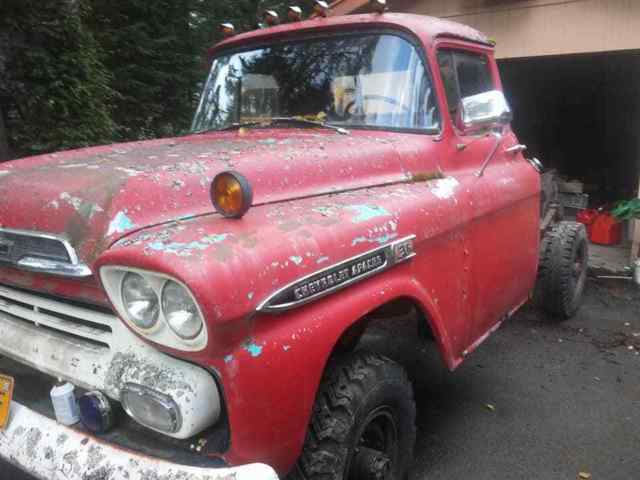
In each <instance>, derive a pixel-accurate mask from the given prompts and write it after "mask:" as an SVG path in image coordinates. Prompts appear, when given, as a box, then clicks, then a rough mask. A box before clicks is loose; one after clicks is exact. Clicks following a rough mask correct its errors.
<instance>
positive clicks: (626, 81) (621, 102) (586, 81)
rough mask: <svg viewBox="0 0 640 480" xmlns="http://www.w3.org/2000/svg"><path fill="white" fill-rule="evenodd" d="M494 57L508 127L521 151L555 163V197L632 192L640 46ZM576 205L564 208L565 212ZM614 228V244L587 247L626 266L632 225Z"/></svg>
mask: <svg viewBox="0 0 640 480" xmlns="http://www.w3.org/2000/svg"><path fill="white" fill-rule="evenodd" d="M499 64H500V72H501V75H502V79H503V83H504V89H505V93H506V95H507V98H508V99H509V101H510V103H511V106H512V108H513V110H514V114H515V116H514V122H513V128H514V130H515V131H516V133H517V134H518V136H519V138H520V140H521V141H522V143H525V144H526V145H527V146H528V147H529V151H528V155H531V156H535V157H537V158H539V159H540V160H542V162H543V163H544V165H545V167H547V168H553V169H555V170H557V172H558V174H559V176H560V177H561V179H562V182H560V189H561V191H564V194H562V199H563V202H565V203H566V204H567V205H573V206H574V207H577V206H579V205H580V204H581V203H583V204H585V206H588V207H589V208H596V209H597V208H600V207H604V208H605V209H606V208H610V207H611V206H613V205H614V204H616V203H617V202H620V201H624V200H632V199H635V198H638V188H639V177H640V88H639V85H640V51H633V52H620V53H605V54H590V55H566V56H557V57H535V58H525V59H514V60H502V61H500V62H499ZM577 212H578V208H568V209H567V213H568V215H567V216H570V215H572V214H573V215H576V213H577ZM622 230H623V233H622V240H621V242H620V243H619V244H618V245H617V246H616V247H612V248H608V249H607V248H600V247H598V246H595V247H594V248H593V249H592V252H594V254H595V256H594V262H595V266H602V267H603V268H605V269H607V270H621V269H624V267H628V266H629V264H630V260H631V257H632V248H633V247H632V243H633V241H634V237H636V236H639V235H640V232H638V233H635V234H634V227H633V222H624V223H623V229H622ZM638 230H640V227H639V228H638ZM636 241H637V239H636ZM635 248H636V249H637V248H638V246H637V245H636V247H635ZM634 253H635V252H634ZM636 255H637V253H636ZM599 256H602V257H603V258H599ZM598 262H600V263H602V265H599V264H598Z"/></svg>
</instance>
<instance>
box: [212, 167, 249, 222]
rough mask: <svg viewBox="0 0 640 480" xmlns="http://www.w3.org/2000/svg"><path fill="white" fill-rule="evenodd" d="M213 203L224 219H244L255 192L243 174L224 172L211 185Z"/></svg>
mask: <svg viewBox="0 0 640 480" xmlns="http://www.w3.org/2000/svg"><path fill="white" fill-rule="evenodd" d="M211 201H212V202H213V206H214V207H216V210H217V211H218V213H219V214H220V215H222V216H223V217H227V218H242V216H243V215H244V214H245V213H247V210H249V208H250V207H251V203H252V202H253V190H252V189H251V185H250V184H249V181H248V180H247V179H246V178H245V177H244V176H243V175H242V174H240V173H238V172H233V171H228V172H222V173H219V174H218V175H216V177H215V178H214V179H213V183H212V184H211Z"/></svg>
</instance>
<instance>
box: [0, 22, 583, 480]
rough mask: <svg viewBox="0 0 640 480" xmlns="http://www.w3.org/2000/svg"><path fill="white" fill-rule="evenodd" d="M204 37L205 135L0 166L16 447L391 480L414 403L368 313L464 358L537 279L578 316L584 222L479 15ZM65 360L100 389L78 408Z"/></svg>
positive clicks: (8, 448) (165, 464) (22, 457)
mask: <svg viewBox="0 0 640 480" xmlns="http://www.w3.org/2000/svg"><path fill="white" fill-rule="evenodd" d="M225 29H226V30H227V33H233V31H232V27H230V26H229V25H226V26H225ZM210 56H211V69H210V74H209V77H208V80H207V81H206V83H205V85H204V88H203V92H202V96H201V101H200V105H199V107H198V109H197V112H196V114H195V118H194V121H193V127H192V131H191V133H190V134H188V135H185V136H182V137H178V138H171V139H161V140H152V141H141V142H133V143H127V144H119V145H109V146H100V147H95V148H87V149H81V150H75V151H68V152H61V153H56V154H49V155H41V156H37V157H32V158H25V159H21V160H17V161H12V162H8V163H4V164H0V374H3V375H6V376H10V377H12V378H13V379H14V382H15V383H14V395H13V401H12V403H11V409H10V415H9V418H8V419H7V421H8V423H7V426H6V428H5V430H4V431H2V432H0V457H3V458H4V459H6V460H8V461H11V462H14V463H16V464H18V465H19V466H21V467H23V468H24V469H26V470H27V471H29V472H31V473H32V474H34V475H35V476H38V477H40V478H47V479H54V478H67V479H70V478H92V479H93V478H96V479H97V478H100V479H116V478H131V479H147V478H154V479H155V478H162V479H174V478H175V479H182V480H185V479H207V478H210V479H223V478H224V479H231V478H234V479H271V478H278V477H277V475H279V476H280V477H285V476H289V478H293V479H310V480H320V479H345V480H348V479H363V480H368V479H398V480H400V479H402V478H404V477H405V475H406V472H407V470H408V468H409V466H410V464H411V458H412V450H413V446H414V442H415V436H416V430H415V427H414V421H415V416H416V405H415V401H414V398H413V393H412V387H411V384H410V381H409V379H408V376H407V374H406V373H405V371H404V369H403V367H402V366H401V365H400V364H398V363H396V362H394V361H392V360H390V359H389V358H386V357H384V356H382V355H380V354H379V353H377V352H375V351H370V350H366V349H363V348H362V347H361V342H360V341H359V340H360V339H361V338H362V336H363V335H364V334H365V332H366V331H367V329H368V327H369V325H370V322H371V321H372V319H375V320H376V321H377V322H379V321H383V322H384V321H385V319H386V318H390V317H394V318H397V317H398V316H400V317H401V318H402V315H405V314H412V315H413V316H414V317H415V318H417V320H418V322H419V324H420V327H421V328H419V329H418V331H416V333H415V334H416V335H422V336H423V337H424V342H431V343H432V344H433V345H434V348H437V350H438V351H439V353H440V355H441V358H442V361H443V362H444V363H445V364H446V366H447V367H448V368H450V369H452V370H453V369H455V368H456V367H457V366H458V365H459V364H460V363H461V362H462V361H463V360H464V359H465V357H467V356H468V355H470V354H471V352H472V351H473V350H474V349H475V348H476V347H477V346H478V345H479V344H480V343H481V342H482V341H483V340H484V339H485V338H487V336H488V335H489V334H490V333H491V332H493V331H494V330H496V329H497V327H498V326H499V325H500V324H501V322H503V321H504V320H505V319H507V318H509V317H510V316H511V315H513V314H514V312H516V311H517V310H518V308H519V307H520V306H522V305H523V304H525V303H526V302H528V301H529V300H531V299H534V298H538V299H539V300H540V302H541V304H542V305H543V306H544V307H545V308H546V309H547V310H548V311H549V312H550V313H551V314H553V315H554V316H557V317H569V316H571V315H573V314H574V313H575V312H576V310H577V309H578V307H579V304H580V298H581V295H582V291H583V288H584V284H585V278H586V268H587V267H586V264H587V253H588V252H587V242H586V239H585V232H584V229H583V227H582V226H581V225H578V224H576V223H571V222H563V221H560V219H559V218H558V216H559V215H558V207H557V205H556V204H555V203H554V202H553V198H552V197H549V196H548V195H546V193H545V192H544V191H543V189H542V187H541V186H542V184H543V182H542V180H541V179H542V175H541V173H540V172H541V165H540V163H539V162H537V161H535V159H529V160H528V159H526V158H525V157H524V156H523V151H524V150H525V147H524V146H523V145H520V144H519V143H518V140H517V139H516V136H515V135H514V133H513V132H512V130H511V129H510V126H509V123H510V120H511V112H510V109H509V106H508V104H507V101H506V100H505V97H504V95H503V94H502V87H501V82H500V76H499V73H498V69H497V66H496V62H495V60H494V44H493V43H492V42H491V41H490V40H489V39H488V38H487V37H485V36H484V35H482V34H481V33H479V32H477V31H475V30H473V29H471V28H469V27H466V26H463V25H459V24H456V23H451V22H448V21H443V20H439V19H435V18H429V17H424V16H415V15H402V14H391V13H372V14H362V15H354V16H348V17H328V18H325V17H323V16H322V15H319V16H318V17H317V18H313V19H310V20H306V21H300V22H291V23H287V24H283V25H274V26H272V27H270V28H264V29H260V30H256V31H253V32H248V33H243V34H238V35H231V34H230V35H229V37H228V38H226V39H225V40H223V41H222V42H221V43H219V44H218V45H216V46H215V47H213V48H212V49H211V51H210ZM392 340H393V339H390V341H392ZM57 379H62V380H63V381H65V382H70V383H71V384H73V385H75V387H76V395H77V396H79V397H80V400H82V398H83V397H85V396H87V395H91V393H92V392H101V393H102V395H103V396H104V398H107V399H108V401H107V402H102V403H100V402H98V403H97V404H95V405H94V404H89V405H93V406H94V407H95V408H94V410H88V411H84V413H83V415H84V416H85V417H86V418H83V423H79V424H77V425H75V426H73V427H71V428H69V427H65V426H62V425H60V424H58V423H56V422H55V420H53V419H54V415H53V411H52V406H51V401H50V399H49V391H50V390H51V388H52V386H53V385H54V383H55V382H56V380H57ZM5 397H6V395H5ZM87 398H88V397H87ZM92 398H94V399H95V398H97V397H95V395H94V397H92ZM94 403H95V402H94ZM92 408H93V407H92ZM87 412H88V413H87ZM92 415H93V417H92ZM107 418H111V419H113V422H112V423H114V425H113V426H111V428H108V427H109V426H110V425H106V424H104V423H103V422H106V419H107Z"/></svg>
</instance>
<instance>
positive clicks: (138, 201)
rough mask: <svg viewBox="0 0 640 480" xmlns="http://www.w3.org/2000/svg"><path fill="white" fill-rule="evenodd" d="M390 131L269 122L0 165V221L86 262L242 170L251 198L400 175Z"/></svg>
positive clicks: (185, 210)
mask: <svg viewBox="0 0 640 480" xmlns="http://www.w3.org/2000/svg"><path fill="white" fill-rule="evenodd" d="M398 137H399V136H398V135H397V134H395V135H394V134H389V133H379V132H365V131H354V132H351V134H349V135H341V134H338V133H335V132H330V131H320V130H313V131H310V130H298V129H267V130H262V129H259V130H249V131H245V130H240V131H238V132H224V133H211V134H201V135H191V136H187V137H180V138H174V139H163V140H153V141H145V142H134V143H127V144H118V145H111V146H103V147H94V148H87V149H81V150H73V151H68V152H62V153H57V154H50V155H41V156H37V157H30V158H26V159H22V160H16V161H13V162H8V163H5V164H0V226H2V227H5V228H13V229H22V230H35V231H40V232H48V233H54V234H59V235H64V236H66V237H67V238H68V239H69V240H70V242H71V244H72V245H73V246H74V247H75V248H76V250H77V252H78V255H79V257H80V259H81V260H82V261H84V262H86V263H88V264H90V265H91V264H92V263H93V262H94V261H95V259H96V258H97V257H98V256H99V255H100V253H101V252H102V251H104V250H105V249H107V248H109V246H110V245H111V244H113V242H115V241H117V240H119V239H120V238H122V237H123V236H126V235H128V234H131V233H133V232H135V231H138V230H141V229H144V228H147V227H150V226H153V225H159V224H163V223H167V222H173V221H179V220H183V219H187V218H191V217H195V216H200V215H206V214H213V213H214V209H213V206H212V204H211V201H210V198H209V187H210V184H211V181H212V180H213V177H214V176H215V175H216V174H218V173H219V172H222V171H225V170H235V171H238V172H240V173H242V174H243V175H245V176H246V177H247V178H248V180H249V181H250V183H251V184H252V186H253V189H254V205H259V204H265V203H273V202H282V201H286V200H291V199H295V198H301V197H308V196H314V195H322V194H330V193H335V192H340V191H345V190H350V189H358V188H364V187H370V186H375V185H382V184H388V183H393V182H398V181H402V180H405V179H406V178H407V176H408V174H407V173H406V172H404V171H403V169H402V168H401V162H400V161H399V154H398V150H397V149H396V148H395V146H394V143H395V142H397V141H398Z"/></svg>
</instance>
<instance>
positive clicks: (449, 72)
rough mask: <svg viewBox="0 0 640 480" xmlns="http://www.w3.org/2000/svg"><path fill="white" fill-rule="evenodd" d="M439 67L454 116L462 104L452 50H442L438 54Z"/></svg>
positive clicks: (448, 102) (450, 109)
mask: <svg viewBox="0 0 640 480" xmlns="http://www.w3.org/2000/svg"><path fill="white" fill-rule="evenodd" d="M438 66H439V67H440V76H441V77H442V83H443V84H444V91H445V93H446V95H447V104H448V105H449V111H450V112H451V113H452V114H453V113H455V111H456V110H457V109H458V104H459V103H460V91H459V90H458V81H457V80H456V68H455V64H454V63H453V52H452V51H451V50H440V51H439V52H438Z"/></svg>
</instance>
